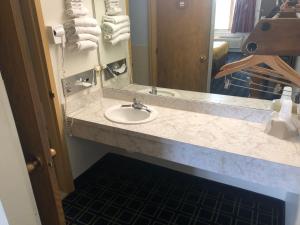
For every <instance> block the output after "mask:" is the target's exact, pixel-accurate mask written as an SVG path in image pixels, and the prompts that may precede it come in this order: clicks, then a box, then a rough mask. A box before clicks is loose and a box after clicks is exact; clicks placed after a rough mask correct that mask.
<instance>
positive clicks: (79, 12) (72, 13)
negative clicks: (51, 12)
mask: <svg viewBox="0 0 300 225" xmlns="http://www.w3.org/2000/svg"><path fill="white" fill-rule="evenodd" d="M88 13H89V11H88V9H87V8H86V7H82V8H78V9H77V8H69V9H67V10H66V15H67V16H69V17H72V18H74V17H80V16H86V15H87V14H88Z"/></svg>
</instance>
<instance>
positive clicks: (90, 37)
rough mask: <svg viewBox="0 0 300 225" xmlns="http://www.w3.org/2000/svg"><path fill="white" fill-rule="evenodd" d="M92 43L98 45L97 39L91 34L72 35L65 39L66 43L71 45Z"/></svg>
mask: <svg viewBox="0 0 300 225" xmlns="http://www.w3.org/2000/svg"><path fill="white" fill-rule="evenodd" d="M86 40H88V41H92V42H95V43H98V40H99V38H98V37H97V36H95V35H92V34H73V35H70V36H68V37H67V41H68V43H70V44H73V43H75V42H77V41H86Z"/></svg>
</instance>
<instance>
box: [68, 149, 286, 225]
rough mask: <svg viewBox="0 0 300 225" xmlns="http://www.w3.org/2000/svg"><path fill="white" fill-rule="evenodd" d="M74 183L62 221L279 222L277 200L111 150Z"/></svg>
mask: <svg viewBox="0 0 300 225" xmlns="http://www.w3.org/2000/svg"><path fill="white" fill-rule="evenodd" d="M75 185H76V191H75V192H74V193H72V194H70V195H69V196H68V197H67V198H65V199H64V201H63V205H64V209H65V215H66V220H67V224H68V225H92V224H93V225H284V219H285V215H284V212H285V203H284V202H283V201H280V200H276V199H273V198H269V197H266V196H262V195H259V194H255V193H253V192H249V191H245V190H242V189H238V188H234V187H231V186H227V185H223V184H219V183H216V182H212V181H208V180H205V179H201V178H197V177H193V176H190V175H186V174H182V173H179V172H175V171H172V170H169V169H165V168H162V167H158V166H154V165H151V164H148V163H144V162H141V161H138V160H133V159H129V158H125V157H122V156H118V155H114V154H108V155H106V156H105V157H104V158H103V159H101V160H100V161H99V162H98V163H97V164H96V165H94V166H93V167H92V168H91V169H89V170H88V171H87V172H86V173H84V174H83V175H82V176H80V177H79V178H78V179H77V180H76V182H75Z"/></svg>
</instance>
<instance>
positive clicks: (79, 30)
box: [66, 26, 101, 36]
mask: <svg viewBox="0 0 300 225" xmlns="http://www.w3.org/2000/svg"><path fill="white" fill-rule="evenodd" d="M73 34H93V35H95V36H99V35H100V34H101V29H100V28H99V26H96V27H70V28H67V29H66V36H70V35H73Z"/></svg>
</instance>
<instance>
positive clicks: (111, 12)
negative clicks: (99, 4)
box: [106, 7, 122, 16]
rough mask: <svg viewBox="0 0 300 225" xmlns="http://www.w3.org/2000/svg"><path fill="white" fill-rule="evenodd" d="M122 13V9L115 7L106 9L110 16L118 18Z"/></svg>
mask: <svg viewBox="0 0 300 225" xmlns="http://www.w3.org/2000/svg"><path fill="white" fill-rule="evenodd" d="M120 13H122V8H121V7H113V8H108V9H106V15H109V16H116V15H119V14H120Z"/></svg>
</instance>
